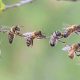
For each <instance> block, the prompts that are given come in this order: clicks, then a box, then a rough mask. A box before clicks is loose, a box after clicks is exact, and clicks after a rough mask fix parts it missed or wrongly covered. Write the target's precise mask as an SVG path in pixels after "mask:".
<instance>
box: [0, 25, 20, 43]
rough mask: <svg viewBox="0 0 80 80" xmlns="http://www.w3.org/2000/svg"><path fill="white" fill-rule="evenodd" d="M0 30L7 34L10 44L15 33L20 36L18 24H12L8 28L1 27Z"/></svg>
mask: <svg viewBox="0 0 80 80" xmlns="http://www.w3.org/2000/svg"><path fill="white" fill-rule="evenodd" d="M0 32H4V33H7V34H8V39H9V43H10V44H12V42H13V39H14V37H15V35H18V36H21V34H20V27H19V25H16V26H12V27H11V28H10V29H8V28H1V29H0Z"/></svg>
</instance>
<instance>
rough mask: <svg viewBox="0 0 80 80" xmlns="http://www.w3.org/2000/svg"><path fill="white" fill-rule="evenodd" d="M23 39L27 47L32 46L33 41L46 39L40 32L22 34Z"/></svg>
mask: <svg viewBox="0 0 80 80" xmlns="http://www.w3.org/2000/svg"><path fill="white" fill-rule="evenodd" d="M23 37H24V38H25V40H26V44H27V46H33V40H34V39H43V38H46V36H45V35H44V34H42V32H41V31H34V32H27V33H23Z"/></svg>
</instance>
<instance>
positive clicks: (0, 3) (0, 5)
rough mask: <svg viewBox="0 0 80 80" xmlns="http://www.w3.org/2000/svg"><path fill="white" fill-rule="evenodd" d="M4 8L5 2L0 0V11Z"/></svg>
mask: <svg viewBox="0 0 80 80" xmlns="http://www.w3.org/2000/svg"><path fill="white" fill-rule="evenodd" d="M4 9H5V4H4V3H3V2H2V0H0V12H2V11H3V10H4Z"/></svg>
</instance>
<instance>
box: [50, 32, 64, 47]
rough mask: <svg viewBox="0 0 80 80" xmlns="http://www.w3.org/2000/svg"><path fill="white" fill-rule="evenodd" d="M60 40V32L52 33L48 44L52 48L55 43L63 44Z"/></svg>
mask: <svg viewBox="0 0 80 80" xmlns="http://www.w3.org/2000/svg"><path fill="white" fill-rule="evenodd" d="M61 38H62V33H61V32H60V31H55V32H53V34H52V35H51V36H50V41H49V44H50V45H51V46H52V47H54V46H55V45H56V44H57V42H58V41H59V42H62V43H65V42H63V41H61V40H60V39H61Z"/></svg>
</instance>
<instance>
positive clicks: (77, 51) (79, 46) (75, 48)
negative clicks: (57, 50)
mask: <svg viewBox="0 0 80 80" xmlns="http://www.w3.org/2000/svg"><path fill="white" fill-rule="evenodd" d="M62 50H64V51H68V52H69V53H68V56H69V57H70V58H71V59H73V58H74V57H75V55H76V56H80V43H76V44H72V45H66V46H65V47H64V48H63V49H62Z"/></svg>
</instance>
